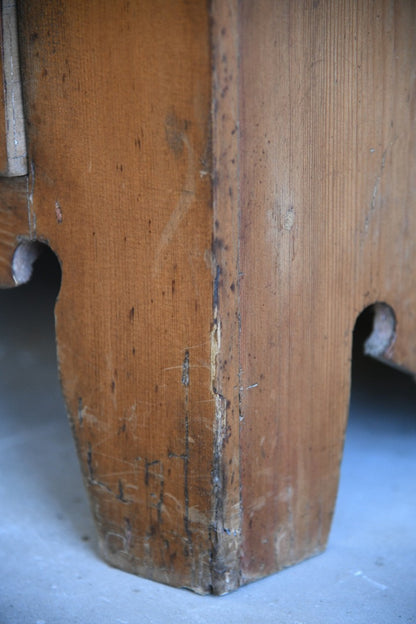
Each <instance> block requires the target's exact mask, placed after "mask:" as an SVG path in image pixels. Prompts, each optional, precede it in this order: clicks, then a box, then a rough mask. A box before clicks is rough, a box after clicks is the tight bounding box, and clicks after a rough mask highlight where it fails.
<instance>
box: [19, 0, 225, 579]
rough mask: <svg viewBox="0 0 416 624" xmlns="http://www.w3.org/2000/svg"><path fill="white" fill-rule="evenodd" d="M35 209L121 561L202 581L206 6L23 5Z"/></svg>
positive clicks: (101, 516) (76, 396) (85, 440)
mask: <svg viewBox="0 0 416 624" xmlns="http://www.w3.org/2000/svg"><path fill="white" fill-rule="evenodd" d="M19 16H20V28H21V42H22V66H23V76H24V79H23V83H24V84H23V86H24V93H25V105H26V112H27V126H28V140H29V159H30V169H31V176H30V180H31V182H30V183H31V186H32V187H33V201H32V203H31V212H32V213H33V215H34V217H35V218H34V219H33V223H34V226H33V231H32V236H33V237H35V238H39V239H42V240H46V241H48V243H49V245H50V246H51V247H52V249H53V250H54V251H55V253H56V254H57V256H58V258H59V259H60V262H61V265H62V286H61V291H60V293H59V299H58V302H57V305H56V332H57V341H58V355H59V366H60V374H61V378H62V384H63V391H64V395H65V398H66V402H67V405H68V411H69V414H70V418H71V424H72V427H73V430H74V435H75V438H76V441H77V446H78V453H79V456H80V460H81V466H82V470H83V474H84V478H85V483H86V486H87V488H88V490H89V494H90V497H91V502H92V509H93V513H94V516H95V520H96V523H97V527H98V532H99V539H100V547H101V549H102V551H103V553H104V556H105V557H106V559H107V560H108V561H110V562H111V563H113V564H115V565H118V566H120V567H123V568H124V569H127V570H130V571H133V572H136V573H140V574H144V575H146V576H148V577H150V578H154V579H156V580H159V581H164V582H169V583H173V584H176V585H186V586H189V587H192V588H193V589H197V590H200V591H209V584H210V566H211V562H210V552H211V537H210V530H209V529H210V524H211V507H212V484H211V469H212V449H213V423H212V414H213V407H212V406H213V397H212V391H211V352H210V345H211V329H212V277H211V270H212V269H211V264H212V263H211V257H210V252H211V243H212V234H211V231H212V228H211V223H212V211H211V177H210V162H211V155H210V103H211V79H210V55H209V21H208V14H207V11H206V6H205V3H204V2H194V3H187V2H174V3H168V2H163V1H159V2H157V1H156V2H154V1H152V2H121V1H120V2H115V3H114V2H102V1H100V0H96V1H93V2H83V1H82V0H79V1H71V2H67V3H60V2H53V1H51V2H22V3H21V4H20V10H19Z"/></svg>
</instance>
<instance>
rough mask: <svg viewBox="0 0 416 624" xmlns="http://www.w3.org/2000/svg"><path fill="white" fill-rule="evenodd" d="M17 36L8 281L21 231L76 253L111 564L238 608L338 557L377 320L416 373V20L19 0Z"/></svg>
mask: <svg viewBox="0 0 416 624" xmlns="http://www.w3.org/2000/svg"><path fill="white" fill-rule="evenodd" d="M18 24H19V46H20V52H21V64H22V86H23V102H24V110H25V116H26V132H27V144H28V164H29V169H28V171H29V173H28V176H27V177H21V178H18V179H16V181H4V180H3V181H2V186H1V188H0V200H1V208H0V217H1V219H2V220H3V221H4V220H5V219H6V221H7V223H8V226H7V232H8V234H7V235H6V238H7V237H8V238H7V241H8V242H7V241H6V243H5V242H4V240H5V239H4V238H2V242H1V243H0V253H1V258H2V259H3V261H4V267H5V268H4V269H3V265H2V268H1V270H2V271H3V270H4V273H1V275H0V277H1V280H2V283H3V284H4V285H10V284H11V282H12V274H11V269H10V263H11V261H12V256H13V251H14V249H15V247H16V246H18V244H19V241H21V240H22V237H23V240H29V241H35V240H40V241H43V242H47V243H48V244H49V245H50V246H51V248H52V249H53V250H54V251H55V253H56V254H57V256H58V258H59V261H60V263H61V267H62V286H61V291H60V294H59V298H58V301H57V305H56V333H57V343H58V355H59V363H60V364H59V365H60V372H61V378H62V385H63V392H64V395H65V399H66V403H67V406H68V413H69V417H70V421H71V425H72V428H73V432H74V437H75V441H76V445H77V449H78V454H79V459H80V463H81V467H82V471H83V475H84V479H85V485H86V488H87V490H88V494H89V497H90V501H91V507H92V512H93V514H94V517H95V521H96V526H97V531H98V534H99V539H100V547H101V551H102V553H103V555H104V557H105V558H106V560H108V561H109V562H110V563H112V564H113V565H116V566H119V567H121V568H123V569H125V570H129V571H131V572H134V573H137V574H141V575H144V576H146V577H149V578H153V579H155V580H158V581H162V582H165V583H169V584H172V585H177V586H185V587H189V588H191V589H193V590H195V591H197V592H201V593H206V592H210V591H212V592H214V593H224V592H227V591H230V590H232V589H235V588H236V587H238V586H239V585H241V584H244V583H247V582H249V581H251V580H253V579H256V578H259V577H261V576H264V575H266V574H270V573H272V572H275V571H276V570H279V569H281V568H283V567H285V566H288V565H290V564H292V563H295V562H297V561H299V560H301V559H303V558H305V557H307V556H310V555H312V554H315V553H317V552H319V551H320V550H322V549H323V548H324V547H325V544H326V540H327V536H328V531H329V529H330V524H331V518H332V514H333V510H334V505H335V498H336V492H337V486H338V477H339V464H340V460H341V456H342V447H343V438H344V430H345V424H346V417H347V408H348V401H349V392H350V357H351V346H352V344H351V343H352V330H353V327H354V323H355V320H356V318H357V316H358V314H359V313H360V312H361V311H362V310H363V308H365V307H366V306H367V305H370V304H373V303H375V302H385V303H387V304H389V306H391V308H392V309H393V310H394V315H395V318H394V320H393V322H390V321H389V320H386V318H384V320H383V318H382V317H381V316H378V325H377V327H378V329H377V331H378V332H379V335H378V338H377V339H376V343H377V344H378V345H380V342H379V338H380V336H381V335H384V336H387V337H386V343H385V348H384V345H383V348H380V347H379V346H378V347H377V345H376V351H377V353H376V355H377V356H379V357H382V358H384V359H386V360H387V359H389V360H391V361H392V362H394V363H395V364H396V365H398V366H401V367H403V368H405V369H408V370H416V343H415V341H414V340H413V336H414V335H415V330H416V320H415V319H416V317H415V312H414V297H415V294H414V293H415V292H416V288H415V287H416V283H415V282H416V274H415V270H414V267H415V266H416V262H415V260H416V258H415V244H414V240H415V234H416V213H415V211H414V196H415V180H416V150H415V143H416V131H415V123H414V122H415V110H416V109H415V106H414V103H415V97H416V93H415V81H414V72H415V61H416V7H415V6H414V4H413V3H412V2H410V1H406V0H402V1H401V2H398V3H396V4H395V10H394V11H393V12H391V11H390V8H389V6H388V5H387V3H386V2H383V1H382V0H377V1H376V2H370V1H369V0H368V1H367V0H363V1H362V2H358V3H350V2H347V1H340V2H330V1H329V0H326V1H324V0H322V1H321V2H313V1H312V0H311V1H310V2H309V1H308V2H305V3H298V2H290V1H289V0H283V1H282V2H275V1H273V0H256V2H251V1H249V0H243V1H242V2H241V1H240V2H238V1H237V0H228V1H226V2H224V1H223V0H213V1H212V3H211V6H210V7H207V3H206V2H202V0H201V1H199V0H198V1H195V2H192V3H188V2H185V0H183V1H182V0H178V2H175V3H168V2H164V1H163V0H160V1H156V2H155V1H154V0H152V1H150V0H149V1H142V2H123V1H121V0H120V1H118V0H117V1H114V2H111V3H105V2H101V1H99V0H93V1H91V2H88V3H85V2H83V1H81V0H72V1H71V2H66V3H61V2H57V1H56V0H47V1H46V0H42V2H40V0H39V2H36V1H35V2H34V1H33V0H32V1H31V2H29V1H27V0H21V1H20V2H18ZM0 148H1V141H0ZM0 156H1V154H0ZM10 193H11V194H10ZM11 197H12V199H10V198H11ZM16 198H17V199H16ZM10 206H12V207H13V210H10ZM4 215H6V216H4ZM10 215H12V216H10ZM3 221H2V222H3ZM3 230H4V228H3V226H2V232H3ZM2 237H3V234H2ZM10 241H12V243H10ZM378 310H379V312H380V314H381V315H382V314H383V313H384V314H385V313H386V308H383V307H380V306H379V308H378ZM380 328H381V329H380ZM383 328H384V329H383ZM389 328H390V329H389ZM390 330H391V333H390V334H389V331H390ZM383 332H384V334H383ZM373 338H374V337H373Z"/></svg>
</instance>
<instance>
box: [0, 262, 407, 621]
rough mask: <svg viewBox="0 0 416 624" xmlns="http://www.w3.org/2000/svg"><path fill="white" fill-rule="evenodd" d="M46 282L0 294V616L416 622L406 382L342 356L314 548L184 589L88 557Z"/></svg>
mask: <svg viewBox="0 0 416 624" xmlns="http://www.w3.org/2000/svg"><path fill="white" fill-rule="evenodd" d="M51 283H52V287H51ZM54 283H55V282H54V278H52V279H51V280H48V278H47V276H46V277H45V274H43V278H42V279H41V278H40V277H39V276H37V277H36V276H35V280H34V282H33V284H31V285H29V286H24V287H20V288H19V289H15V290H13V291H7V292H4V291H3V292H0V323H1V328H2V330H1V332H0V501H1V502H0V505H1V507H0V509H1V513H0V624H9V623H10V624H20V623H21V624H43V623H45V624H52V623H55V622H56V623H58V622H59V623H60V624H65V623H66V622H68V623H69V622H70V623H71V624H75V623H78V622H79V623H86V622H88V623H91V624H95V623H97V624H98V623H100V624H102V623H103V622H104V623H105V624H107V623H114V624H116V623H117V624H124V623H129V624H134V623H139V622H140V623H157V622H159V621H160V622H162V621H165V620H167V621H169V622H172V623H177V622H178V623H179V622H192V623H193V622H196V623H205V622H207V623H208V622H215V623H216V624H221V623H223V622H224V623H226V622H227V623H234V622H235V623H237V622H238V623H244V622H248V623H251V622H258V621H261V622H266V623H268V622H274V623H279V624H280V623H281V624H285V623H290V624H301V623H302V624H314V623H317V624H318V623H319V624H322V623H325V624H329V623H332V622H334V623H337V624H338V623H342V622H348V623H363V624H364V623H365V624H383V623H385V624H394V623H396V622H397V623H399V622H400V623H405V622H416V537H415V534H416V531H415V529H416V452H415V451H416V389H415V387H414V386H413V383H412V382H411V380H410V379H408V378H406V377H404V376H402V375H400V374H398V373H396V371H393V370H389V369H387V368H385V367H381V366H380V365H379V364H378V363H374V364H372V363H371V362H370V363H369V364H368V365H365V366H364V365H363V363H362V362H361V363H360V362H357V363H356V364H355V369H354V370H355V374H354V378H355V379H354V384H353V395H352V409H351V415H350V420H349V427H348V434H347V440H346V447H345V455H344V460H343V465H342V478H341V485H340V491H339V497H338V503H337V509H336V515H335V519H334V524H333V530H332V533H331V538H330V541H329V545H328V549H327V551H326V552H325V553H324V554H323V555H321V556H319V557H316V558H314V559H311V560H309V561H306V562H304V563H302V564H300V565H298V566H295V567H293V568H291V569H288V570H286V571H284V572H281V573H280V574H277V575H275V576H273V577H271V578H268V579H265V580H263V581H259V582H257V583H254V584H252V585H250V586H247V587H245V588H242V589H240V590H239V591H238V592H235V593H234V594H231V595H228V596H225V597H222V598H214V597H211V596H206V597H200V596H196V595H194V594H192V593H190V592H188V591H185V590H175V589H172V588H169V587H165V586H162V585H158V584H156V583H152V582H150V581H146V580H143V579H140V578H137V577H134V576H131V575H129V574H125V573H123V572H120V571H118V570H115V569H112V568H110V567H108V566H107V565H106V564H105V563H103V562H102V561H101V560H100V559H99V557H98V555H97V550H96V543H95V537H94V528H93V526H92V522H91V518H90V515H89V510H88V504H87V501H86V499H85V495H84V491H83V488H82V483H81V478H80V474H79V469H78V464H77V460H76V457H75V451H74V445H73V443H72V439H71V434H70V430H69V426H68V423H67V420H66V416H65V409H64V406H63V404H62V399H61V396H60V390H59V384H58V381H57V373H56V364H55V359H54V358H55V348H54V342H53V329H52V302H53V300H54V296H55V293H54V290H53V289H54ZM55 288H56V283H55Z"/></svg>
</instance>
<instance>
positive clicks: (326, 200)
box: [240, 0, 416, 580]
mask: <svg viewBox="0 0 416 624" xmlns="http://www.w3.org/2000/svg"><path fill="white" fill-rule="evenodd" d="M415 44H416V6H415V4H414V3H412V2H398V3H394V6H393V5H392V4H391V3H389V2H382V1H380V2H347V1H346V2H306V3H303V2H289V1H288V2H273V1H272V0H270V1H269V0H264V1H260V2H249V1H247V2H243V3H242V14H241V33H240V50H241V52H240V54H241V70H240V75H241V80H240V85H241V86H240V109H241V117H240V131H241V147H240V179H241V234H240V262H241V272H242V277H241V281H240V302H241V370H242V374H241V386H242V389H243V390H242V406H241V410H242V426H241V434H240V436H241V437H240V439H241V471H242V472H241V480H242V509H243V510H244V513H243V547H242V552H243V556H242V574H243V578H244V580H248V579H250V578H256V577H257V576H258V574H259V568H262V570H263V572H264V573H268V572H271V571H274V570H276V569H279V568H282V567H284V566H287V565H289V564H291V563H294V562H295V561H298V560H299V559H300V558H301V557H304V556H306V555H307V554H311V555H312V554H314V553H316V552H319V551H320V550H322V549H323V548H324V546H325V544H326V540H327V537H328V531H329V528H330V523H331V518H332V513H333V508H334V501H335V497H336V491H337V485H338V475H339V464H340V460H341V455H342V447H343V437H344V429H345V424H346V418H347V406H348V400H349V392H350V357H351V343H352V330H353V327H354V323H355V320H356V318H357V316H358V314H359V313H360V312H361V311H362V310H363V308H364V307H365V306H366V305H369V304H372V303H374V302H376V301H382V302H387V303H388V304H390V305H391V306H392V307H393V309H394V311H395V314H396V316H397V321H398V325H397V341H396V344H395V345H394V348H393V349H392V352H391V354H390V357H392V358H393V359H394V361H395V362H396V363H397V364H399V365H401V366H405V367H408V368H409V369H412V370H416V358H415V351H414V349H415V340H414V336H415V331H416V325H415V315H414V310H413V308H414V295H413V293H414V292H415V286H416V284H415V277H416V276H415V272H414V266H415V260H416V258H415V255H414V254H415V246H414V242H412V236H413V239H414V232H415V226H416V223H415V210H414V202H415V193H414V191H415V182H416V160H415V156H416V154H415V127H414V123H415V109H414V103H415V97H416V93H415V69H416V45H415ZM412 232H413V234H412Z"/></svg>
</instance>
